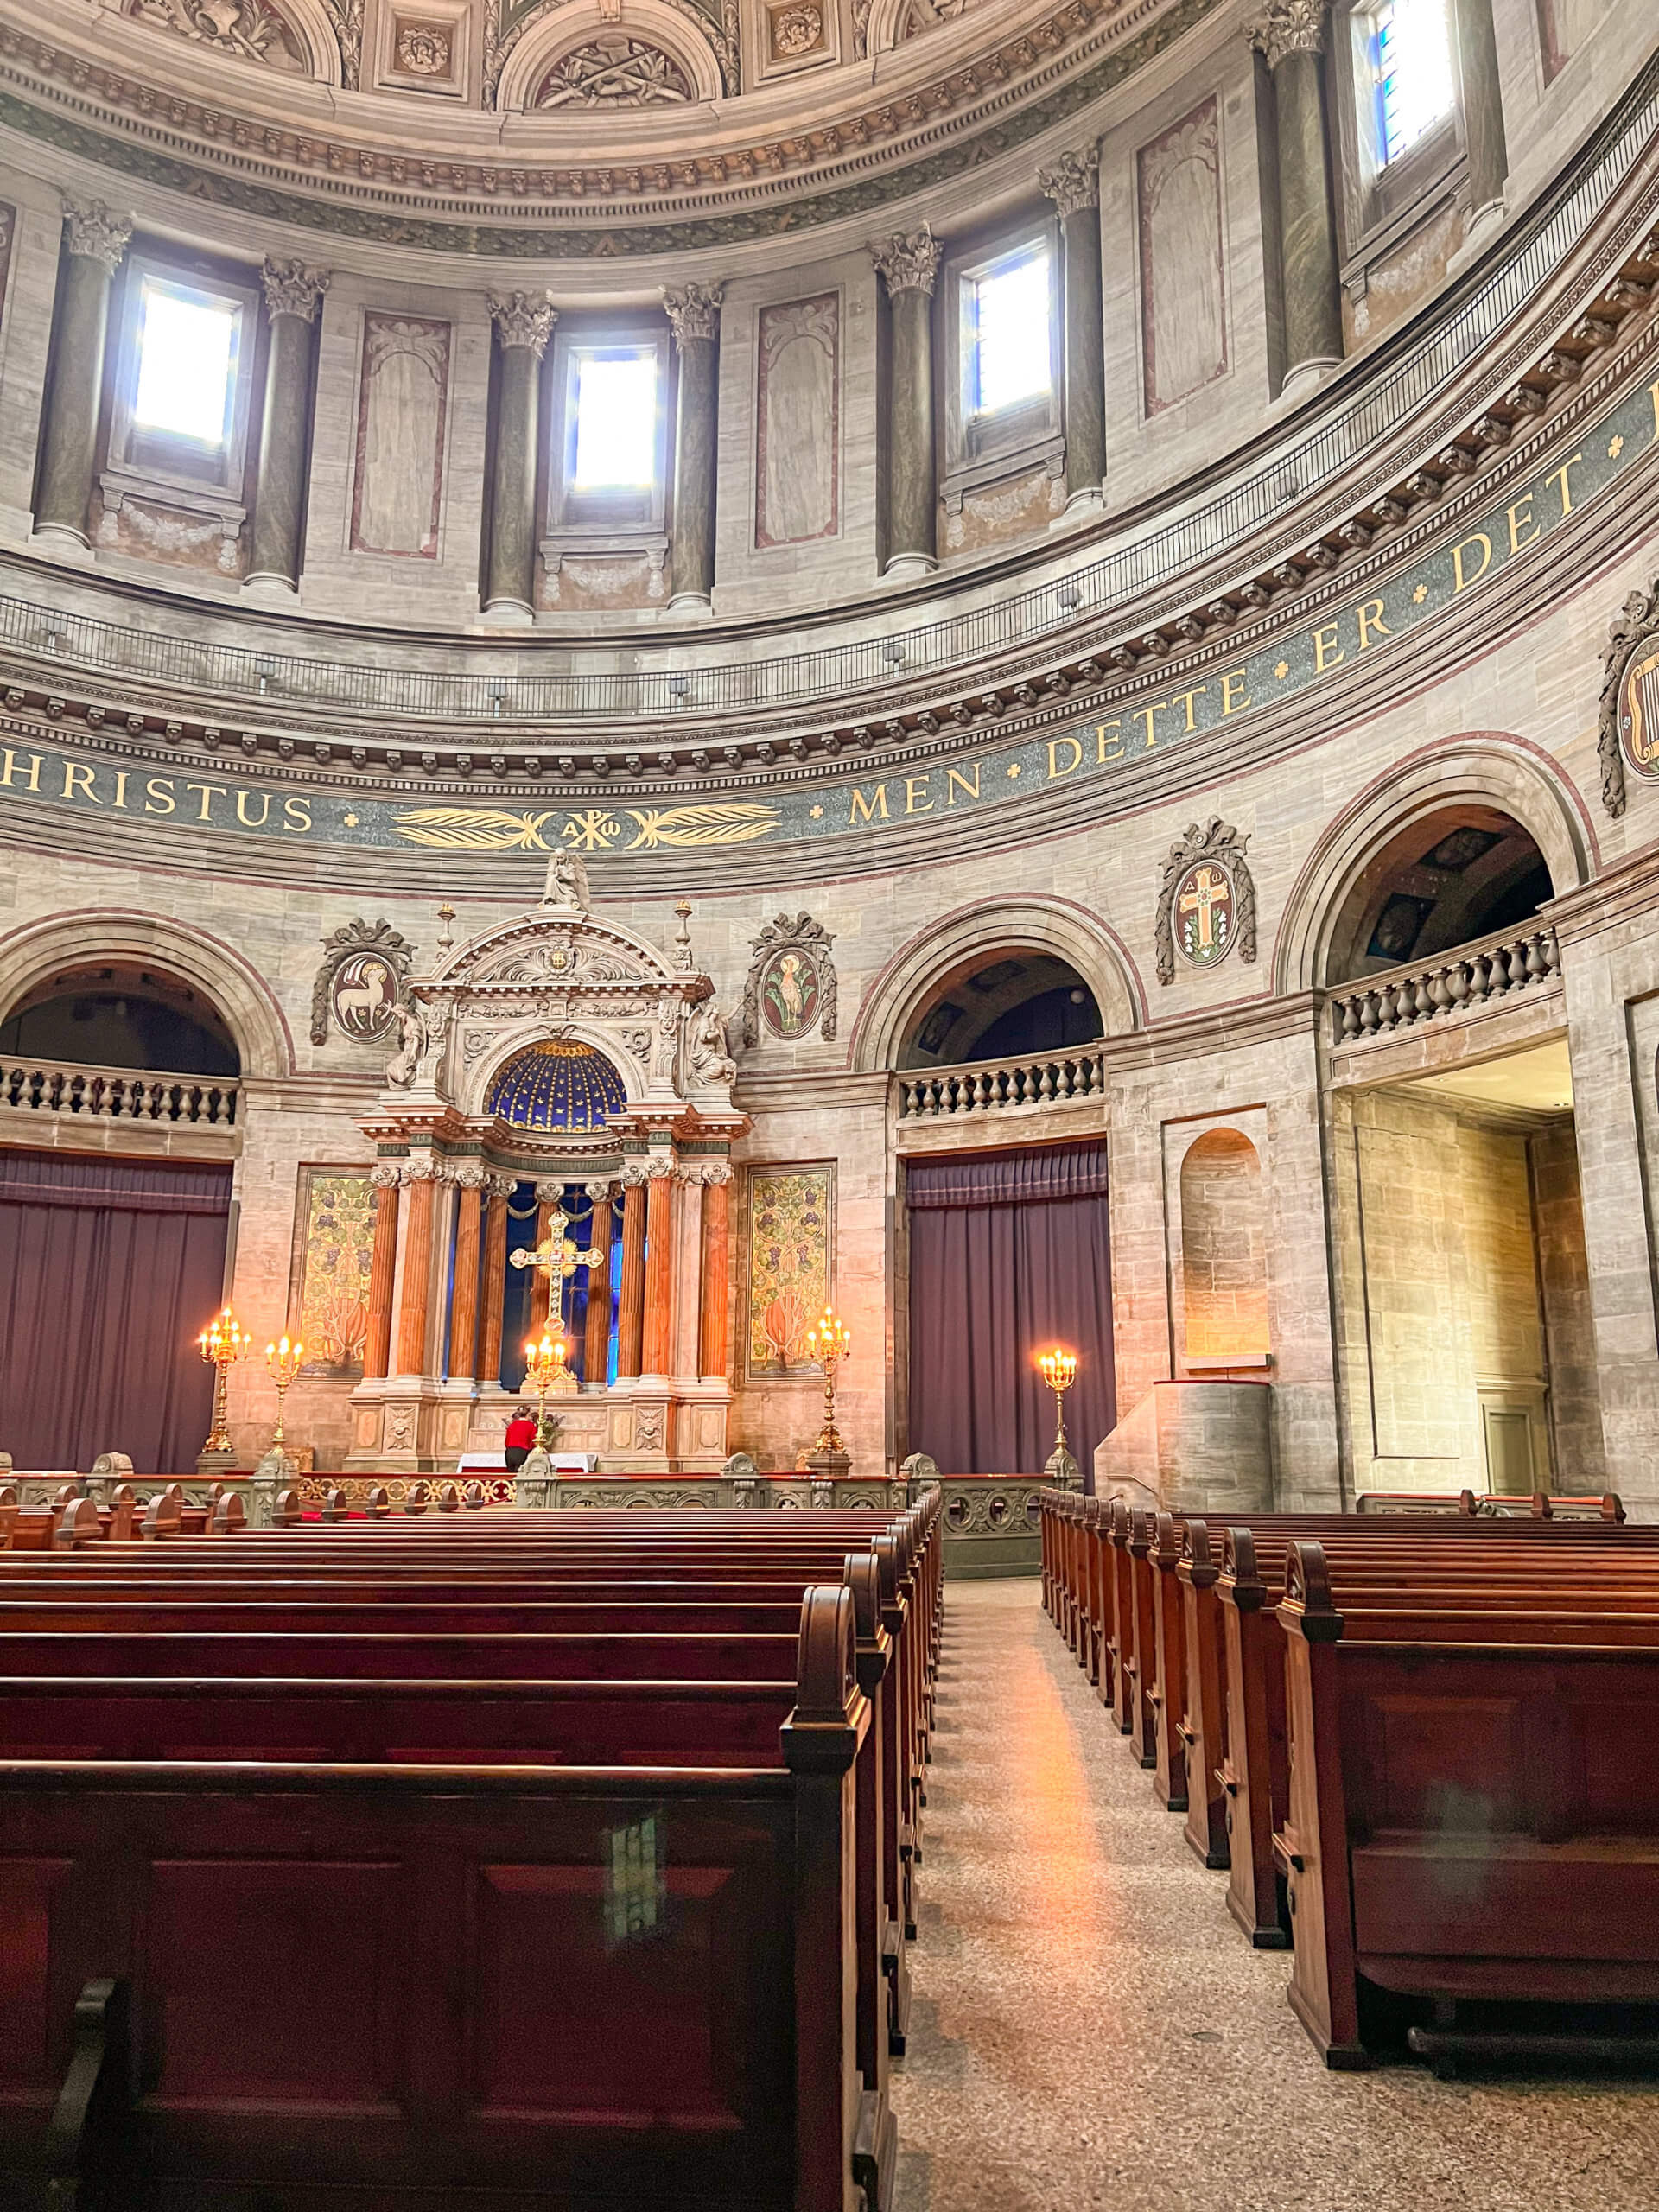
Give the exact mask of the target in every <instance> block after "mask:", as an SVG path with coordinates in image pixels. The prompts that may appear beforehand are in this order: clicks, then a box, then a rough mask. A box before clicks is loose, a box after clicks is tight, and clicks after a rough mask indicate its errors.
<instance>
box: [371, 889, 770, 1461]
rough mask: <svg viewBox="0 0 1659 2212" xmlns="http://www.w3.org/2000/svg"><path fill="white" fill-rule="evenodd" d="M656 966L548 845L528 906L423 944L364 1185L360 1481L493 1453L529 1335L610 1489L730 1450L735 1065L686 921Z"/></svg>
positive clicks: (572, 1431) (576, 1443)
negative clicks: (422, 961) (545, 1353)
mask: <svg viewBox="0 0 1659 2212" xmlns="http://www.w3.org/2000/svg"><path fill="white" fill-rule="evenodd" d="M675 912H676V913H677V916H678V928H677V932H676V934H675V935H674V937H673V938H672V940H671V944H670V946H669V949H668V950H666V951H664V950H661V949H659V948H658V946H656V945H654V944H651V943H649V942H648V941H647V940H646V939H645V938H644V937H642V936H640V935H639V934H637V933H636V932H635V931H632V930H628V929H625V928H623V927H621V926H620V925H617V924H615V923H613V922H611V921H608V920H601V919H600V918H595V917H594V914H593V913H592V912H591V910H590V902H589V899H588V887H587V881H586V876H585V872H584V870H583V869H582V863H581V861H579V860H577V859H576V858H575V856H574V855H570V854H568V853H563V852H561V853H557V854H555V855H553V858H552V860H551V861H550V864H549V868H548V873H547V882H546V886H545V889H544V892H543V898H542V900H541V902H540V904H539V905H537V906H535V907H533V908H531V910H530V911H529V912H526V913H524V914H523V915H520V916H518V917H517V918H514V919H512V920H511V921H509V922H506V923H503V924H499V925H495V926H493V927H492V928H490V929H487V930H485V931H480V933H479V934H478V935H477V936H475V937H474V938H470V939H468V940H467V942H466V943H464V944H459V945H457V944H454V943H450V942H446V941H443V940H441V941H440V944H439V948H438V957H437V960H436V962H435V965H434V966H433V968H432V969H431V971H430V973H429V974H427V975H424V976H416V977H413V978H411V980H410V983H409V984H408V986H407V995H406V998H405V999H404V1001H403V1002H402V1003H401V1004H400V1006H399V1008H398V1015H397V1019H398V1026H399V1033H400V1038H401V1042H400V1046H399V1049H398V1051H397V1053H396V1055H395V1056H394V1057H393V1058H392V1059H391V1061H390V1063H389V1064H388V1065H387V1069H386V1081H385V1089H384V1090H383V1091H382V1092H381V1094H380V1096H379V1097H378V1100H377V1101H376V1103H375V1106H374V1109H373V1110H372V1113H370V1114H368V1115H365V1116H364V1117H363V1127H364V1128H365V1130H366V1131H367V1132H368V1134H369V1135H371V1136H372V1138H373V1140H374V1142H375V1145H376V1147H377V1151H378V1160H377V1163H376V1166H375V1167H374V1170H373V1181H374V1183H375V1185H376V1188H377V1191H378V1204H377V1212H376V1217H375V1242H374V1251H373V1261H372V1270H371V1281H370V1314H369V1325H368V1341H367V1346H366V1351H365V1363H364V1375H363V1380H362V1381H361V1383H359V1385H358V1386H357V1389H356V1390H355V1391H354V1392H353V1448H352V1452H351V1454H350V1456H349V1459H348V1461H347V1465H348V1468H349V1469H350V1470H351V1471H353V1472H354V1473H369V1472H379V1473H387V1474H430V1473H436V1472H444V1471H449V1472H453V1471H454V1468H455V1467H456V1466H457V1465H458V1464H459V1463H460V1460H461V1458H462V1457H463V1456H465V1455H468V1454H471V1453H474V1452H496V1451H499V1448H500V1445H501V1438H502V1432H503V1430H504V1428H505V1424H506V1421H507V1420H508V1418H509V1417H510V1415H511V1414H512V1409H513V1408H514V1407H515V1406H516V1405H517V1404H518V1403H519V1402H521V1393H520V1387H519V1386H520V1383H521V1380H522V1377H523V1374H524V1359H523V1351H524V1340H525V1339H526V1338H539V1337H540V1336H541V1334H542V1332H543V1331H546V1330H552V1329H555V1328H556V1330H557V1332H558V1336H559V1340H560V1341H561V1342H562V1343H563V1344H564V1347H565V1357H564V1365H565V1366H566V1367H567V1368H568V1370H569V1374H570V1375H571V1376H572V1377H574V1381H575V1387H574V1388H573V1389H563V1390H561V1391H560V1392H559V1394H558V1395H556V1396H550V1398H549V1400H548V1413H549V1417H550V1421H553V1422H554V1423H556V1427H555V1429H554V1448H555V1450H556V1451H557V1452H563V1453H579V1454H586V1455H590V1456H591V1458H592V1460H593V1462H594V1465H595V1466H596V1468H597V1470H598V1471H600V1472H601V1473H607V1474H653V1475H667V1474H714V1473H717V1472H718V1471H719V1470H720V1468H721V1465H723V1464H724V1462H725V1459H726V1456H727V1448H728V1447H727V1433H726V1432H727V1420H728V1413H729V1409H730V1405H731V1398H732V1390H731V1381H730V1375H729V1371H728V1370H729V1356H728V1315H729V1310H730V1281H729V1274H730V1239H729V1231H728V1186H729V1184H730V1181H731V1173H732V1170H731V1160H730V1154H731V1147H732V1144H733V1142H734V1140H735V1139H736V1138H737V1137H739V1136H741V1135H742V1134H743V1133H744V1132H745V1130H746V1129H747V1128H748V1126H749V1125H748V1122H747V1120H746V1119H745V1118H744V1116H742V1115H741V1114H740V1113H739V1112H738V1111H737V1110H736V1109H735V1108H734V1106H733V1104H732V1096H731V1085H732V1079H733V1077H734V1073H735V1070H734V1065H733V1063H732V1060H731V1058H729V1056H728V1052H727V1050H726V1042H725V1033H724V1025H723V1023H722V1021H721V1016H720V1014H719V1011H718V1009H717V1008H716V1007H715V1003H714V986H713V984H712V982H710V980H709V977H708V976H706V975H704V974H703V973H702V971H701V970H700V969H698V967H697V964H696V957H695V955H694V953H693V950H692V946H691V941H690V907H689V906H686V905H685V904H684V902H683V901H682V902H681V903H680V905H679V906H677V907H676V909H675Z"/></svg>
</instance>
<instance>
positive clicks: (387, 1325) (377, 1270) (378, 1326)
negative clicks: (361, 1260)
mask: <svg viewBox="0 0 1659 2212" xmlns="http://www.w3.org/2000/svg"><path fill="white" fill-rule="evenodd" d="M383 1178H384V1180H383ZM372 1179H373V1180H374V1182H375V1185H376V1190H375V1201H374V1249H373V1251H372V1254H371V1255H370V1259H369V1317H368V1328H367V1332H366V1334H365V1338H364V1344H363V1374H364V1379H365V1381H369V1382H378V1381H379V1380H380V1379H381V1377H382V1376H385V1371H386V1365H387V1362H388V1361H389V1360H390V1358H391V1286H392V1282H393V1281H394V1279H395V1278H396V1276H397V1169H396V1168H395V1167H377V1168H376V1169H375V1170H374V1174H373V1178H372Z"/></svg>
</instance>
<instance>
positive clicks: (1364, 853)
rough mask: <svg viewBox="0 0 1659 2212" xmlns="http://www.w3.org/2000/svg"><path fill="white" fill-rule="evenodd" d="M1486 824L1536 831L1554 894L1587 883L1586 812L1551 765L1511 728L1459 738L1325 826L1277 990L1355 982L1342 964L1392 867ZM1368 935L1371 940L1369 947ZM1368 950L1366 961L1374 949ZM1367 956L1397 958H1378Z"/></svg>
mask: <svg viewBox="0 0 1659 2212" xmlns="http://www.w3.org/2000/svg"><path fill="white" fill-rule="evenodd" d="M1483 824H1484V825H1485V826H1486V827H1487V828H1488V829H1500V828H1502V827H1503V825H1506V824H1507V825H1510V826H1511V827H1512V829H1513V830H1515V831H1518V832H1520V833H1522V834H1523V835H1524V836H1526V837H1527V838H1529V839H1530V841H1531V842H1532V844H1533V845H1534V846H1535V848H1536V850H1537V854H1538V856H1539V859H1540V860H1541V862H1542V864H1543V866H1544V867H1545V868H1547V869H1548V875H1549V881H1550V887H1551V891H1552V893H1553V894H1554V896H1556V897H1560V894H1561V893H1564V892H1567V891H1570V890H1573V889H1574V888H1575V887H1577V886H1578V885H1580V884H1581V883H1584V882H1586V881H1587V880H1588V879H1589V876H1590V874H1591V873H1592V853H1593V844H1592V830H1591V826H1590V821H1589V817H1588V815H1587V813H1586V810H1585V809H1584V807H1583V805H1582V804H1581V802H1580V799H1579V797H1578V794H1577V792H1576V791H1574V790H1573V787H1572V785H1570V783H1568V782H1567V779H1565V778H1564V777H1563V776H1561V774H1560V772H1559V771H1558V770H1557V769H1556V767H1555V766H1554V763H1553V762H1549V761H1547V760H1545V759H1544V758H1543V756H1542V755H1541V754H1539V753H1535V751H1534V750H1533V749H1532V747H1530V746H1529V745H1527V744H1526V743H1525V741H1523V740H1522V739H1520V738H1517V737H1514V736H1512V735H1510V734H1508V733H1506V732H1503V731H1496V730H1494V731H1482V732H1479V733H1476V734H1470V735H1466V736H1464V737H1460V738H1458V739H1455V740H1453V741H1452V742H1450V743H1448V744H1446V745H1443V746H1437V747H1433V748H1431V749H1429V750H1428V751H1426V752H1424V753H1419V754H1417V755H1416V756H1414V758H1413V759H1412V760H1407V761H1405V762H1402V764H1401V765H1400V766H1398V767H1396V768H1394V769H1392V770H1390V771H1389V773H1388V774H1386V775H1385V776H1382V777H1379V778H1378V779H1377V780H1376V782H1375V783H1373V784H1372V785H1370V786H1369V787H1368V789H1366V790H1365V791H1362V792H1361V793H1360V794H1359V796H1358V797H1357V798H1355V799H1354V800H1353V801H1352V802H1351V804H1350V805H1349V806H1347V807H1346V808H1344V810H1343V812H1342V813H1341V814H1340V815H1338V817H1337V818H1336V820H1335V821H1334V822H1333V823H1332V824H1331V826H1330V828H1329V829H1326V830H1325V834H1324V836H1322V837H1321V838H1320V839H1319V842H1318V843H1317V844H1316V845H1315V847H1314V849H1313V852H1312V854H1311V855H1309V857H1308V860H1307V861H1306V864H1305V865H1304V867H1303V869H1302V872H1301V874H1300V877H1299V878H1298V879H1297V881H1296V883H1295V885H1294V887H1293V889H1292V892H1291V894H1290V897H1289V899H1288V900H1287V902H1286V908H1285V916H1284V919H1283V921H1282V922H1281V925H1280V929H1279V936H1278V941H1277V944H1276V947H1275V950H1274V988H1276V989H1277V990H1279V991H1281V992H1285V991H1301V990H1313V989H1319V988H1325V987H1327V986H1330V985H1332V984H1336V983H1339V982H1345V981H1347V980H1348V974H1347V972H1346V969H1345V963H1347V962H1348V961H1349V960H1350V959H1351V957H1353V953H1352V948H1353V946H1354V944H1355V943H1356V941H1357V938H1358V934H1359V931H1360V930H1361V929H1362V928H1363V926H1364V925H1365V922H1366V920H1367V918H1368V914H1369V912H1370V907H1371V906H1376V911H1377V912H1378V913H1380V912H1381V906H1380V903H1379V901H1380V896H1381V891H1382V887H1383V885H1384V884H1385V883H1386V881H1387V879H1388V877H1389V873H1390V871H1393V870H1396V869H1397V868H1399V867H1400V866H1401V865H1402V861H1403V859H1404V856H1405V855H1408V853H1410V852H1411V851H1412V849H1413V848H1414V846H1421V853H1422V854H1427V853H1429V852H1430V851H1432V850H1433V848H1434V847H1435V846H1436V845H1437V844H1438V843H1439V842H1440V841H1441V839H1442V838H1443V837H1444V836H1449V835H1450V834H1451V832H1452V830H1453V829H1456V828H1457V827H1459V826H1465V827H1468V828H1471V829H1478V828H1481V827H1482V825H1483ZM1419 859H1421V855H1419ZM1413 864H1414V865H1415V864H1417V863H1416V862H1414V863H1413ZM1441 873H1449V872H1448V871H1441ZM1469 934H1472V935H1479V934H1481V932H1480V931H1472V932H1470V933H1469ZM1458 941H1463V942H1466V941H1467V937H1466V936H1465V938H1461V939H1459V940H1458ZM1364 943H1365V944H1369V943H1370V938H1369V937H1368V938H1366V939H1365V940H1364ZM1437 949H1438V947H1437ZM1360 957H1361V962H1362V966H1363V965H1364V964H1366V958H1367V956H1365V955H1364V954H1363V953H1362V955H1361V956H1360ZM1402 957H1414V956H1413V955H1411V954H1407V955H1403V956H1402ZM1369 964H1370V966H1371V967H1372V968H1376V969H1380V968H1382V967H1383V966H1386V965H1389V964H1392V963H1389V962H1386V961H1384V960H1383V959H1382V958H1381V957H1374V958H1370V960H1369Z"/></svg>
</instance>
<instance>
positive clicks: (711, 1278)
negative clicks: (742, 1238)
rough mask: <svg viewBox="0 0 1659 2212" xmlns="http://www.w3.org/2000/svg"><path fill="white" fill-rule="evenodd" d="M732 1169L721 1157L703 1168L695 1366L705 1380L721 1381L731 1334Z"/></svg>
mask: <svg viewBox="0 0 1659 2212" xmlns="http://www.w3.org/2000/svg"><path fill="white" fill-rule="evenodd" d="M731 1182H732V1171H731V1169H730V1168H729V1167H728V1166H727V1165H726V1163H725V1162H724V1161H723V1160H722V1161H721V1162H719V1163H717V1164H716V1165H715V1166H712V1167H709V1168H706V1169H705V1170H704V1171H703V1193H702V1295H701V1298H700V1299H699V1301H698V1334H697V1369H698V1372H699V1374H700V1375H701V1376H702V1380H703V1381H704V1382H705V1383H724V1382H725V1380H726V1363H727V1357H728V1338H729V1335H730V1290H731V1286H730V1274H731V1233H730V1223H731Z"/></svg>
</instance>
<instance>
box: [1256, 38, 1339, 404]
mask: <svg viewBox="0 0 1659 2212" xmlns="http://www.w3.org/2000/svg"><path fill="white" fill-rule="evenodd" d="M1250 43H1251V45H1252V46H1253V47H1255V49H1256V51H1257V52H1258V53H1259V54H1262V55H1263V56H1264V57H1265V59H1266V61H1267V64H1268V70H1269V71H1270V72H1271V73H1272V77H1273V93H1274V139H1275V145H1276V152H1277V164H1278V181H1279V257H1280V265H1281V271H1282V276H1283V286H1284V314H1285V381H1284V386H1283V390H1284V391H1285V392H1287V393H1289V394H1290V395H1291V396H1292V397H1295V396H1296V394H1297V393H1299V392H1300V391H1302V390H1304V389H1306V388H1308V387H1310V386H1311V385H1313V384H1316V383H1317V382H1318V381H1319V379H1320V378H1322V377H1323V376H1324V375H1325V373H1326V372H1328V371H1329V370H1331V369H1332V368H1334V367H1336V366H1337V365H1338V363H1339V362H1340V361H1341V359H1342V296H1341V289H1340V284H1339V280H1338V259H1337V219H1336V208H1335V204H1334V201H1333V200H1332V190H1331V130H1330V117H1329V113H1328V111H1327V108H1326V105H1325V0H1268V9H1267V11H1266V13H1265V14H1264V15H1263V16H1262V17H1261V18H1260V20H1259V21H1258V22H1255V24H1254V25H1253V26H1252V27H1251V29H1250Z"/></svg>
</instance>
